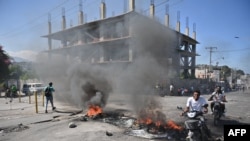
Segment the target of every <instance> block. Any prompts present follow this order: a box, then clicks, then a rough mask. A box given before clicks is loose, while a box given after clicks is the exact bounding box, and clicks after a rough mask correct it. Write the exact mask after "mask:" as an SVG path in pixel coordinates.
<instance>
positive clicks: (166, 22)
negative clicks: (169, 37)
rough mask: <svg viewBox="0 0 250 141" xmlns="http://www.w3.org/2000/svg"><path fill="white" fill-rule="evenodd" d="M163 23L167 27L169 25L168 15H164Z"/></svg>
mask: <svg viewBox="0 0 250 141" xmlns="http://www.w3.org/2000/svg"><path fill="white" fill-rule="evenodd" d="M165 24H166V26H167V27H169V15H168V14H167V15H165Z"/></svg>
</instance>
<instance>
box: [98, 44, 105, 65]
mask: <svg viewBox="0 0 250 141" xmlns="http://www.w3.org/2000/svg"><path fill="white" fill-rule="evenodd" d="M99 56H100V63H102V62H104V50H103V47H100V48H99Z"/></svg>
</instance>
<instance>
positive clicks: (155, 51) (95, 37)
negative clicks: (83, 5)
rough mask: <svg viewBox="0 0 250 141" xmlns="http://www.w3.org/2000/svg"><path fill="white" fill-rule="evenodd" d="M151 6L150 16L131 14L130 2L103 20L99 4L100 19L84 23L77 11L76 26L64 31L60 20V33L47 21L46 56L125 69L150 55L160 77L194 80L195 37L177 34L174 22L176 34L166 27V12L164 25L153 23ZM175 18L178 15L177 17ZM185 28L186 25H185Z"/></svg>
mask: <svg viewBox="0 0 250 141" xmlns="http://www.w3.org/2000/svg"><path fill="white" fill-rule="evenodd" d="M154 11H155V6H154V4H153V3H151V5H150V16H145V15H143V14H140V13H138V12H136V11H135V2H134V0H130V1H129V11H128V12H127V13H124V14H121V15H118V16H113V17H108V18H106V5H105V2H101V4H100V19H99V20H96V21H92V22H88V23H87V22H84V20H83V12H82V11H81V10H80V11H79V24H78V25H77V26H74V27H70V28H66V18H65V16H64V14H63V16H62V30H61V31H58V32H54V33H51V23H50V21H49V23H48V28H49V33H48V35H44V36H43V37H45V38H48V46H49V49H48V52H49V53H50V54H56V53H59V54H63V55H65V56H68V57H78V58H80V61H82V62H89V63H92V64H102V65H105V66H109V65H117V66H123V67H126V66H127V65H129V64H130V63H134V62H136V61H137V59H138V58H140V56H146V55H150V56H153V57H154V58H155V59H156V62H157V63H159V64H160V65H161V66H162V67H163V68H164V69H163V72H160V73H162V74H168V75H171V76H173V77H182V78H194V77H195V63H196V62H195V60H196V56H197V54H196V44H198V42H197V41H196V33H195V30H194V31H193V37H189V29H188V26H187V27H186V31H185V32H186V33H185V34H182V33H181V32H180V21H179V18H178V21H177V25H176V30H173V29H171V28H170V27H169V15H168V12H166V15H165V25H164V24H161V23H159V22H157V21H156V20H154ZM178 16H179V14H178ZM187 25H188V24H187ZM55 40H56V41H60V42H61V47H59V48H52V42H53V41H55Z"/></svg>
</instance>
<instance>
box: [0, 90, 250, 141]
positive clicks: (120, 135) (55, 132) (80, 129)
mask: <svg viewBox="0 0 250 141" xmlns="http://www.w3.org/2000/svg"><path fill="white" fill-rule="evenodd" d="M226 95H227V100H228V103H227V104H226V108H227V113H226V116H225V117H223V118H222V121H221V123H220V125H219V126H217V127H215V126H214V125H213V124H212V115H210V114H207V115H206V118H207V123H208V127H209V129H210V130H211V132H212V134H213V137H214V138H217V137H221V136H223V125H224V124H250V111H249V110H248V109H249V107H250V103H249V100H250V92H249V91H248V92H244V93H243V92H230V93H226ZM203 96H204V97H206V98H208V95H203ZM127 97H128V96H126V95H119V94H112V95H110V98H109V101H108V104H107V106H106V107H105V109H104V111H116V112H119V113H122V114H123V115H125V116H126V117H136V113H135V112H134V110H133V109H134V107H133V106H132V105H131V103H130V100H131V99H129V98H127ZM33 98H34V97H32V102H31V104H29V99H28V97H22V98H21V102H19V99H18V98H15V99H14V101H13V102H12V103H11V104H10V103H9V101H8V99H5V98H3V97H1V98H0V140H1V141H5V140H6V141H7V140H8V141H16V140H25V141H33V140H41V141H47V140H50V141H51V140H60V141H68V140H82V141H93V140H102V141H124V140H133V141H144V140H157V139H149V138H141V137H135V136H129V135H125V134H124V130H125V129H124V128H121V127H118V126H115V125H113V124H109V123H106V122H103V121H101V120H98V121H95V120H88V121H83V120H80V119H82V117H83V116H84V115H85V113H86V111H83V112H82V113H80V114H77V112H79V111H81V109H78V108H76V107H72V106H70V105H67V104H65V103H60V102H57V101H56V100H55V104H56V105H57V110H58V112H52V111H49V113H48V114H45V113H44V107H43V106H42V104H41V103H40V104H39V105H38V109H39V112H38V113H36V112H35V104H34V99H33ZM38 98H40V101H41V97H38ZM155 99H156V100H157V102H158V103H159V104H160V108H161V109H160V110H161V111H162V112H163V113H164V114H165V115H166V118H167V119H171V120H173V121H175V122H176V123H177V124H180V125H183V122H184V120H185V118H184V117H180V116H179V114H180V111H179V110H177V108H176V107H177V106H182V107H184V106H185V103H186V99H187V97H185V96H183V97H177V96H165V97H160V96H156V97H155ZM74 113H75V114H74ZM72 122H73V123H75V124H76V127H75V128H69V123H72ZM106 131H108V132H110V133H112V136H108V135H107V134H106ZM161 140H167V141H172V140H173V139H172V138H167V137H166V138H162V139H161Z"/></svg>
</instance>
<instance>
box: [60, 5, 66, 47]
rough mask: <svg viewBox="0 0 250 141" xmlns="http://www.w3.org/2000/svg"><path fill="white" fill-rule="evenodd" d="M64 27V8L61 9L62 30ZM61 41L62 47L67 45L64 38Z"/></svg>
mask: <svg viewBox="0 0 250 141" xmlns="http://www.w3.org/2000/svg"><path fill="white" fill-rule="evenodd" d="M65 29H66V18H65V10H64V8H63V9H62V30H65ZM61 43H62V46H63V47H66V46H67V42H66V40H65V39H63V40H62V41H61Z"/></svg>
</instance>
